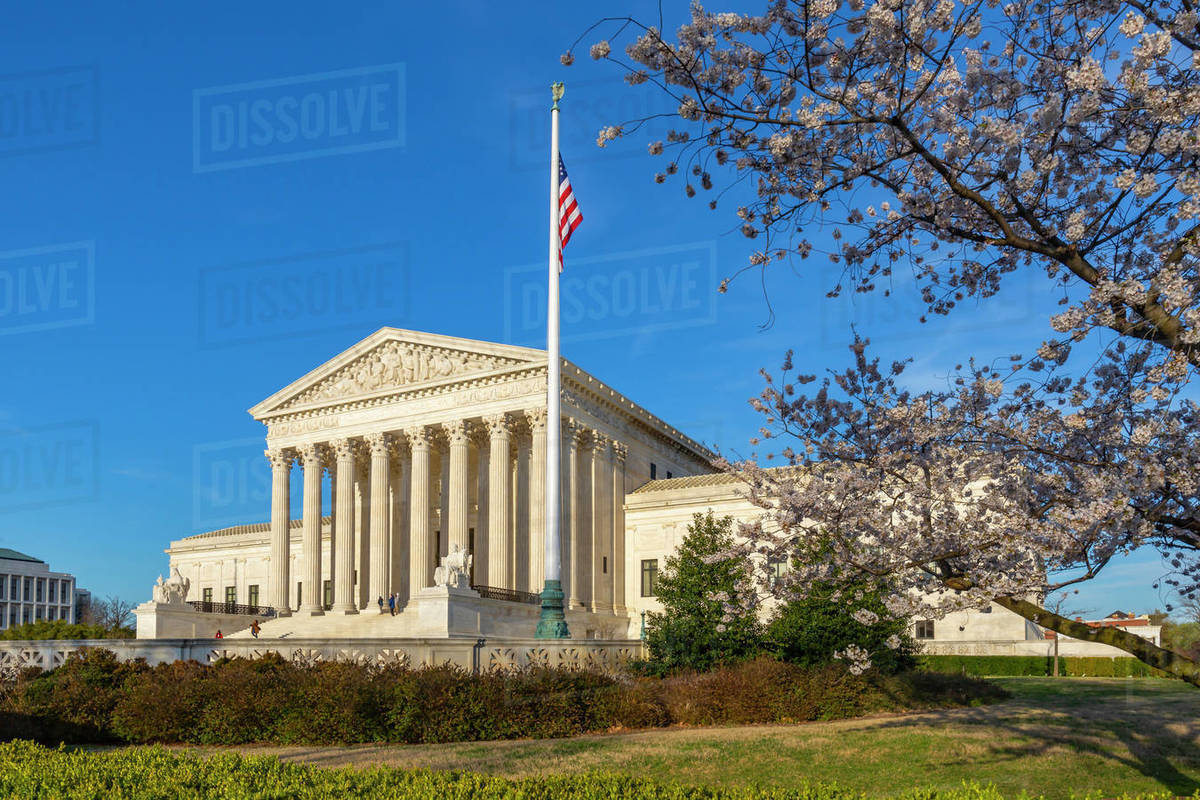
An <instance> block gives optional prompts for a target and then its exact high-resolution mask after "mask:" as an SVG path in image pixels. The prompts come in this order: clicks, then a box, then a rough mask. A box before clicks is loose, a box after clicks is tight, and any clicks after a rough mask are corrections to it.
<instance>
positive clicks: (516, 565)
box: [512, 431, 541, 592]
mask: <svg viewBox="0 0 1200 800" xmlns="http://www.w3.org/2000/svg"><path fill="white" fill-rule="evenodd" d="M516 439H517V461H516V474H515V477H514V480H513V495H514V500H515V502H516V504H517V507H516V522H515V524H514V525H513V554H512V562H513V588H514V589H517V590H519V591H522V592H531V591H534V590H533V589H531V588H530V585H531V584H530V582H529V540H530V531H529V516H530V514H529V449H530V441H529V439H528V438H527V437H526V436H525V435H524V431H521V432H519V433H518V434H517V436H516ZM537 591H541V587H540V586H539V587H538V589H537Z"/></svg>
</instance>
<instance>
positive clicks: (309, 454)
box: [296, 442, 325, 469]
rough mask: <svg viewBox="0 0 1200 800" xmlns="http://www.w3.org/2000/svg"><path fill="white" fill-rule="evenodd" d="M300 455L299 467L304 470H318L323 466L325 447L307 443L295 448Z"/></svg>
mask: <svg viewBox="0 0 1200 800" xmlns="http://www.w3.org/2000/svg"><path fill="white" fill-rule="evenodd" d="M296 451H297V452H298V453H299V454H300V465H301V466H302V467H303V468H304V469H320V468H321V467H322V466H324V461H325V446H324V445H321V444H315V443H313V442H309V443H306V444H302V445H300V446H298V447H297V448H296Z"/></svg>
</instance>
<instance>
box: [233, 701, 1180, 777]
mask: <svg viewBox="0 0 1200 800" xmlns="http://www.w3.org/2000/svg"><path fill="white" fill-rule="evenodd" d="M996 680H997V682H999V683H1001V684H1002V685H1004V686H1005V687H1006V688H1008V689H1009V690H1010V691H1012V693H1013V699H1012V700H1010V701H1008V702H1005V703H1001V704H998V705H994V706H990V707H984V708H974V709H963V710H955V711H945V712H935V713H924V714H910V715H903V716H889V717H875V718H868V719H858V720H846V721H841V722H827V723H813V724H806V725H795V726H778V725H772V726H748V727H737V728H691V729H679V728H675V729H668V730H654V731H645V732H636V733H614V734H608V735H601V736H585V737H580V738H576V739H560V740H543V741H505V742H486V743H463V744H452V745H422V746H355V747H337V748H331V747H246V748H238V749H239V750H241V751H243V752H248V753H250V752H252V753H273V754H278V755H279V756H280V757H282V758H284V759H286V760H290V761H300V762H305V763H309V764H314V765H325V766H335V765H336V766H342V765H348V764H353V765H366V764H388V765H393V766H402V767H429V768H432V769H439V770H441V769H457V770H470V771H477V772H484V773H488V774H494V775H504V776H514V777H515V776H526V775H546V774H559V773H565V772H580V771H587V770H600V771H603V772H617V773H625V774H630V775H636V776H642V777H652V778H658V779H665V780H674V781H678V782H681V783H686V784H697V785H722V786H749V785H759V786H773V787H780V788H797V787H801V786H803V785H805V784H807V783H813V782H822V783H828V782H836V783H837V784H839V785H841V786H843V787H845V788H849V789H853V790H857V791H860V792H864V793H867V794H869V795H875V796H886V795H891V794H897V793H900V792H904V791H907V790H910V789H913V788H914V787H927V788H936V789H953V788H959V787H960V786H961V784H962V783H963V781H978V782H980V783H993V784H995V785H996V787H997V788H998V789H1000V791H1001V792H1002V793H1003V794H1005V795H1008V796H1015V795H1018V794H1020V793H1022V792H1026V793H1029V794H1032V795H1045V796H1046V797H1048V798H1067V797H1071V796H1082V795H1085V794H1092V795H1095V796H1104V797H1113V796H1116V795H1120V794H1122V793H1124V792H1142V791H1160V792H1161V791H1163V790H1167V791H1170V792H1173V793H1175V794H1177V795H1190V794H1193V793H1195V792H1196V791H1197V790H1200V689H1195V688H1192V687H1190V686H1188V685H1186V684H1183V683H1181V682H1178V681H1171V680H1162V679H1153V678H1148V679H1147V678H1143V679H1136V678H1134V679H1121V678H1113V679H1099V678H1098V679H1059V680H1055V679H1051V678H1003V679H996Z"/></svg>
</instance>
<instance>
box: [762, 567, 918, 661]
mask: <svg viewBox="0 0 1200 800" xmlns="http://www.w3.org/2000/svg"><path fill="white" fill-rule="evenodd" d="M887 591H889V590H888V589H887V588H886V587H885V586H881V585H879V584H877V583H872V582H870V581H857V582H855V583H853V584H850V585H846V586H840V587H838V586H834V585H832V584H826V585H824V586H814V587H812V588H811V589H810V590H809V592H808V593H807V594H806V595H804V596H803V597H798V598H796V599H795V600H792V601H791V602H789V603H788V604H787V605H785V606H784V607H783V608H782V609H780V611H779V613H778V615H776V616H775V618H774V619H772V620H771V622H770V624H769V625H768V627H767V634H766V639H767V642H768V643H769V646H770V648H771V649H772V651H773V652H774V653H775V654H776V655H777V656H779V658H781V659H783V660H784V661H790V662H792V663H794V664H800V665H802V666H816V665H818V664H828V663H830V662H831V661H833V660H834V659H835V658H838V657H841V656H843V655H844V654H847V652H848V651H849V652H850V653H851V654H853V652H854V651H855V650H859V651H862V652H865V653H866V654H868V656H869V657H870V660H871V664H872V666H874V667H876V668H877V669H879V670H880V671H881V672H886V673H895V672H901V671H903V670H906V669H911V668H912V667H914V666H915V665H916V659H915V658H914V653H915V652H916V650H917V646H916V643H915V642H914V641H913V639H912V636H911V635H910V634H909V632H908V622H907V621H906V620H903V619H896V618H894V617H892V616H891V615H890V614H889V613H888V610H887V608H886V607H885V605H884V602H883V595H884V593H885V592H887ZM847 600H852V601H853V604H851V603H848V602H847ZM848 660H849V661H850V663H851V665H852V667H851V669H852V670H856V671H857V670H858V668H857V667H856V666H853V665H855V664H857V663H858V662H859V661H860V660H861V659H857V658H853V657H851V658H849V659H848Z"/></svg>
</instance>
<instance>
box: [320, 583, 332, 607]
mask: <svg viewBox="0 0 1200 800" xmlns="http://www.w3.org/2000/svg"><path fill="white" fill-rule="evenodd" d="M323 588H324V592H323V600H322V603H323V605H324V606H325V610H326V611H330V610H332V609H333V581H325V583H324V586H323Z"/></svg>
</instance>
